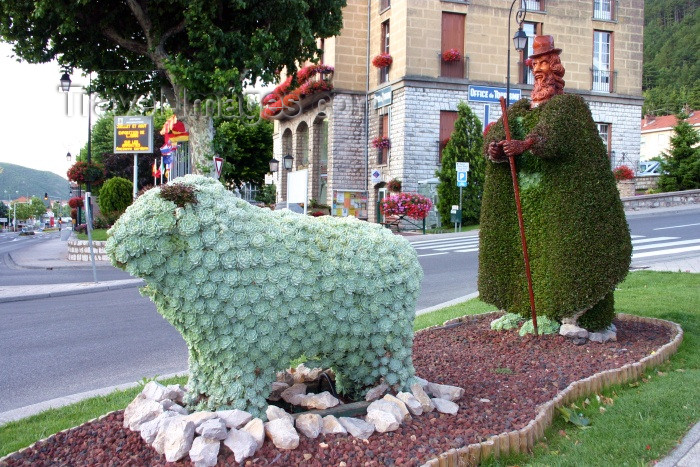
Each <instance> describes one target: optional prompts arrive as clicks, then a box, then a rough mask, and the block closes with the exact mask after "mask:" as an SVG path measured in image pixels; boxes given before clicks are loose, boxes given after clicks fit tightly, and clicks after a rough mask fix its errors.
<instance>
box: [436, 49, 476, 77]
mask: <svg viewBox="0 0 700 467" xmlns="http://www.w3.org/2000/svg"><path fill="white" fill-rule="evenodd" d="M437 59H438V69H439V70H440V77H441V78H462V79H469V57H468V56H466V55H465V56H463V57H462V58H460V59H459V60H454V61H451V62H446V61H444V60H443V59H442V52H438V53H437Z"/></svg>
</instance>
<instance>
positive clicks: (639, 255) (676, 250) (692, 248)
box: [632, 245, 700, 260]
mask: <svg viewBox="0 0 700 467" xmlns="http://www.w3.org/2000/svg"><path fill="white" fill-rule="evenodd" d="M688 251H700V245H696V246H688V247H685V248H672V249H670V250H659V251H647V252H645V253H637V254H634V255H632V259H633V260H634V259H639V258H648V257H649V256H661V255H674V254H677V253H686V252H688Z"/></svg>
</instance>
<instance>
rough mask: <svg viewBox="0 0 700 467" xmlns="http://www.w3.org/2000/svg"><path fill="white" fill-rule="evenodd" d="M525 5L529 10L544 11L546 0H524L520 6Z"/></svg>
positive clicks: (523, 6)
mask: <svg viewBox="0 0 700 467" xmlns="http://www.w3.org/2000/svg"><path fill="white" fill-rule="evenodd" d="M525 7H527V10H528V11H544V0H522V1H521V2H520V8H525Z"/></svg>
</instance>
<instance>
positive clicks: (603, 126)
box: [596, 123, 612, 158]
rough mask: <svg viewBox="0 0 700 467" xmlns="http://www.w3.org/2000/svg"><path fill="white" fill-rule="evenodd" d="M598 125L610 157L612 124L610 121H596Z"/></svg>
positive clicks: (606, 151)
mask: <svg viewBox="0 0 700 467" xmlns="http://www.w3.org/2000/svg"><path fill="white" fill-rule="evenodd" d="M596 126H597V127H598V134H599V135H600V139H602V140H603V144H604V145H605V153H606V154H607V155H608V158H610V142H611V140H610V138H611V131H610V130H611V129H612V125H611V124H610V123H596Z"/></svg>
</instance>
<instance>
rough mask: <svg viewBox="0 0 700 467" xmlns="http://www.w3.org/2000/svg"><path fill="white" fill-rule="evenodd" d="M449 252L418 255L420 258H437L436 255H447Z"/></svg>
mask: <svg viewBox="0 0 700 467" xmlns="http://www.w3.org/2000/svg"><path fill="white" fill-rule="evenodd" d="M446 254H447V252H445V253H428V254H427V255H418V257H419V258H422V257H424V256H436V255H446Z"/></svg>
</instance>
